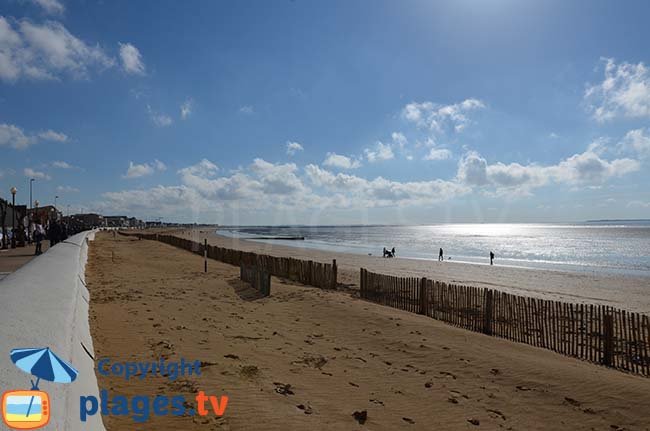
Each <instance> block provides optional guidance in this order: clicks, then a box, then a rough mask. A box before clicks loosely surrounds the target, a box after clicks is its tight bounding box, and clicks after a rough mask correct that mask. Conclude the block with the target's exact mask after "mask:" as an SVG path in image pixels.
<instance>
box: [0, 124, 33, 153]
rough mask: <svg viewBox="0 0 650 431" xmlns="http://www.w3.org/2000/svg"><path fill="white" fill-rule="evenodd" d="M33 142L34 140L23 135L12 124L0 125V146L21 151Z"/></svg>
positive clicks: (21, 131) (18, 128)
mask: <svg viewBox="0 0 650 431" xmlns="http://www.w3.org/2000/svg"><path fill="white" fill-rule="evenodd" d="M35 142H36V141H35V140H34V138H33V137H29V136H27V135H25V132H23V130H22V129H21V128H20V127H17V126H14V125H12V124H0V146H2V147H5V146H6V147H11V148H15V149H17V150H22V149H25V148H27V147H29V146H30V145H32V144H34V143H35Z"/></svg>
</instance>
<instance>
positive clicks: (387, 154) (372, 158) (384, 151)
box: [364, 141, 395, 163]
mask: <svg viewBox="0 0 650 431" xmlns="http://www.w3.org/2000/svg"><path fill="white" fill-rule="evenodd" d="M364 153H365V154H366V159H368V161H369V162H370V163H374V162H378V161H383V160H390V159H393V158H394V157H395V154H394V153H393V149H392V147H391V145H390V144H384V143H382V142H380V141H377V143H376V144H375V146H374V147H373V148H366V149H365V150H364Z"/></svg>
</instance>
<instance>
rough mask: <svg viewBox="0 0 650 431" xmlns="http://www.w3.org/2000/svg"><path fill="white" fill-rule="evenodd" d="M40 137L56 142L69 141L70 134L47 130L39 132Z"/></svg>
mask: <svg viewBox="0 0 650 431" xmlns="http://www.w3.org/2000/svg"><path fill="white" fill-rule="evenodd" d="M38 137H39V138H41V139H42V140H44V141H54V142H67V140H68V136H67V135H66V134H64V133H60V132H55V131H54V130H46V131H45V132H41V133H39V134H38Z"/></svg>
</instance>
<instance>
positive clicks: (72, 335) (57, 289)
mask: <svg viewBox="0 0 650 431" xmlns="http://www.w3.org/2000/svg"><path fill="white" fill-rule="evenodd" d="M94 236H95V232H94V231H88V232H82V233H79V234H77V235H74V236H72V237H70V238H68V239H67V240H66V241H64V242H62V243H59V244H57V245H56V246H54V247H52V248H51V249H49V250H48V251H47V252H45V253H44V254H42V255H41V256H38V257H36V258H34V259H32V260H31V261H30V262H29V263H27V264H26V265H24V266H23V267H21V268H20V269H18V270H17V271H15V272H14V273H12V274H9V275H8V276H7V277H6V278H4V279H3V280H2V281H0V393H3V392H5V391H7V390H29V389H30V388H31V384H30V379H32V376H31V375H30V374H27V373H25V372H23V371H21V370H20V369H18V368H17V367H16V366H15V365H14V364H13V362H12V361H11V358H10V355H9V354H10V351H11V350H12V349H16V348H41V347H49V348H50V349H51V350H52V351H53V352H54V353H56V354H57V355H58V356H59V357H61V358H62V359H64V360H66V361H68V362H69V363H71V364H72V365H73V367H74V368H76V369H77V370H78V371H79V376H78V377H77V379H76V380H75V381H74V382H72V383H70V384H62V383H53V382H48V381H44V380H41V382H40V384H39V389H40V390H42V391H45V392H47V393H48V394H49V397H50V403H51V409H50V411H51V419H50V423H49V425H48V426H47V429H52V430H81V429H83V430H102V431H103V430H104V429H105V428H104V425H103V423H102V419H101V415H99V414H97V415H94V416H89V417H88V421H87V422H85V423H82V422H81V421H80V419H79V397H80V396H82V395H94V396H96V397H97V398H99V390H98V387H97V378H96V376H95V364H94V359H93V357H94V350H93V342H92V339H91V336H90V327H89V322H88V308H89V300H90V297H89V293H88V289H86V286H85V277H84V272H85V266H86V261H87V257H88V242H89V241H91V240H93V239H94ZM0 423H1V422H0ZM0 427H2V428H1V429H6V425H5V424H3V423H2V424H1V425H0Z"/></svg>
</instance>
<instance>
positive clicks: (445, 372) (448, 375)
mask: <svg viewBox="0 0 650 431" xmlns="http://www.w3.org/2000/svg"><path fill="white" fill-rule="evenodd" d="M440 375H442V376H445V377H451V378H452V379H454V380H456V376H455V375H453V374H452V373H448V372H447V371H440Z"/></svg>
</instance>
